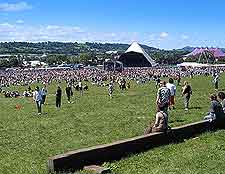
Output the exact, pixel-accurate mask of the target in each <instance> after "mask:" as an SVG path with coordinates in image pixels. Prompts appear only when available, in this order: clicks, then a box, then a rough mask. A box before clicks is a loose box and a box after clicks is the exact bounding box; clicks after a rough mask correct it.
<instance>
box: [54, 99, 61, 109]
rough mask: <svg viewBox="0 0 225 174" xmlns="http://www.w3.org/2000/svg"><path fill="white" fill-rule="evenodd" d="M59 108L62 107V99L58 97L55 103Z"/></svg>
mask: <svg viewBox="0 0 225 174" xmlns="http://www.w3.org/2000/svg"><path fill="white" fill-rule="evenodd" d="M55 105H56V107H57V108H60V107H61V97H56V103H55Z"/></svg>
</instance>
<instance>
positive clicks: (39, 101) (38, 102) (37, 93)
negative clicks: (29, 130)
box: [33, 86, 42, 115]
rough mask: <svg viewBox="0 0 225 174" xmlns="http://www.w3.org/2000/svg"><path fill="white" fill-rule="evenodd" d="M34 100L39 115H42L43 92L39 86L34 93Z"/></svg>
mask: <svg viewBox="0 0 225 174" xmlns="http://www.w3.org/2000/svg"><path fill="white" fill-rule="evenodd" d="M33 99H34V101H35V102H36V105H37V110H38V115H41V105H42V92H41V90H40V89H39V87H38V86H37V87H36V89H35V91H34V93H33Z"/></svg>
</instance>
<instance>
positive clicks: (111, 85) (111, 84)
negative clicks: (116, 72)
mask: <svg viewBox="0 0 225 174" xmlns="http://www.w3.org/2000/svg"><path fill="white" fill-rule="evenodd" d="M108 91H109V97H110V99H111V98H112V94H113V81H111V82H110V83H109V87H108Z"/></svg>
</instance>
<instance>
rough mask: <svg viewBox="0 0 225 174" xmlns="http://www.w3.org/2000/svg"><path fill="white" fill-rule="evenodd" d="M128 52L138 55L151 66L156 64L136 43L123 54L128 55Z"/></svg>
mask: <svg viewBox="0 0 225 174" xmlns="http://www.w3.org/2000/svg"><path fill="white" fill-rule="evenodd" d="M129 52H135V53H140V54H142V55H143V56H144V57H145V58H146V59H147V60H148V62H149V63H150V64H151V65H152V66H156V65H157V63H155V61H154V60H153V59H152V58H151V57H150V56H149V55H148V54H147V53H146V52H145V50H144V49H143V48H142V47H141V46H140V45H139V44H138V43H137V42H133V43H132V44H131V46H130V47H129V48H128V49H127V51H126V52H125V53H129Z"/></svg>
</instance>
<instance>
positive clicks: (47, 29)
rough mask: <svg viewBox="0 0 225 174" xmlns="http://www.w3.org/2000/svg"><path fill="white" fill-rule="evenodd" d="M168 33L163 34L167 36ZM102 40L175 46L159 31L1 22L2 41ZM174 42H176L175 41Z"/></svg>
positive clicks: (153, 45) (164, 46)
mask: <svg viewBox="0 0 225 174" xmlns="http://www.w3.org/2000/svg"><path fill="white" fill-rule="evenodd" d="M166 35H167V36H168V33H167V34H162V36H163V37H166ZM9 41H26V42H44V41H59V42H102V43H106V42H108V43H127V44H131V43H132V41H138V42H139V43H140V44H147V45H149V46H152V47H163V48H167V47H169V48H171V47H173V46H172V45H171V43H170V42H169V41H168V40H163V39H160V38H159V33H138V32H94V31H85V30H84V29H82V28H80V27H79V26H67V25H66V26H65V25H28V24H23V25H21V24H18V23H15V24H10V23H0V42H9ZM173 44H174V43H173Z"/></svg>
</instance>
